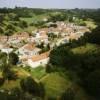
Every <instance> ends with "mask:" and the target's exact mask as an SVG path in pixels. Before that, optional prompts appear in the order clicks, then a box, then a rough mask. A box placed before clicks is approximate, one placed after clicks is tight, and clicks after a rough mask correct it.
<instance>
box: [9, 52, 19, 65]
mask: <svg viewBox="0 0 100 100" xmlns="http://www.w3.org/2000/svg"><path fill="white" fill-rule="evenodd" d="M18 61H19V58H18V56H17V54H15V53H13V52H11V53H10V54H9V63H10V64H12V65H16V64H17V63H18Z"/></svg>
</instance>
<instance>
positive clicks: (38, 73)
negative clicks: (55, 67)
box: [30, 66, 47, 80]
mask: <svg viewBox="0 0 100 100" xmlns="http://www.w3.org/2000/svg"><path fill="white" fill-rule="evenodd" d="M30 73H31V75H32V76H33V77H34V78H36V79H38V80H40V79H41V78H42V77H44V76H45V75H46V74H47V73H46V71H45V68H44V67H42V66H39V67H37V68H35V69H33V68H31V71H30Z"/></svg>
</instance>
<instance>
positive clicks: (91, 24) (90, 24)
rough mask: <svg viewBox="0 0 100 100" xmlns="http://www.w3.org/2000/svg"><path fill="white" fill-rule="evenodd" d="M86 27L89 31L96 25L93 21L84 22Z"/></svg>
mask: <svg viewBox="0 0 100 100" xmlns="http://www.w3.org/2000/svg"><path fill="white" fill-rule="evenodd" d="M85 23H86V25H87V27H90V28H91V29H95V28H96V27H97V25H96V24H95V23H94V22H93V21H85Z"/></svg>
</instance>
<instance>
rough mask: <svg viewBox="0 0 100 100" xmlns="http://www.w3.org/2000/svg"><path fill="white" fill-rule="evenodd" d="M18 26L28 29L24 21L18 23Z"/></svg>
mask: <svg viewBox="0 0 100 100" xmlns="http://www.w3.org/2000/svg"><path fill="white" fill-rule="evenodd" d="M19 26H20V27H21V28H27V27H28V24H27V22H26V21H23V20H22V21H20V23H19Z"/></svg>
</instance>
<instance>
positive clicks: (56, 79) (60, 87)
mask: <svg viewBox="0 0 100 100" xmlns="http://www.w3.org/2000/svg"><path fill="white" fill-rule="evenodd" d="M40 81H41V82H42V83H43V84H44V86H45V90H46V95H47V96H49V97H57V96H60V95H61V94H62V93H63V92H64V91H65V90H66V89H67V88H68V87H70V86H71V82H70V81H69V80H66V79H65V78H64V77H62V76H61V75H60V74H59V73H57V72H55V73H51V74H48V75H47V76H45V77H44V78H42V79H41V80H40Z"/></svg>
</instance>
